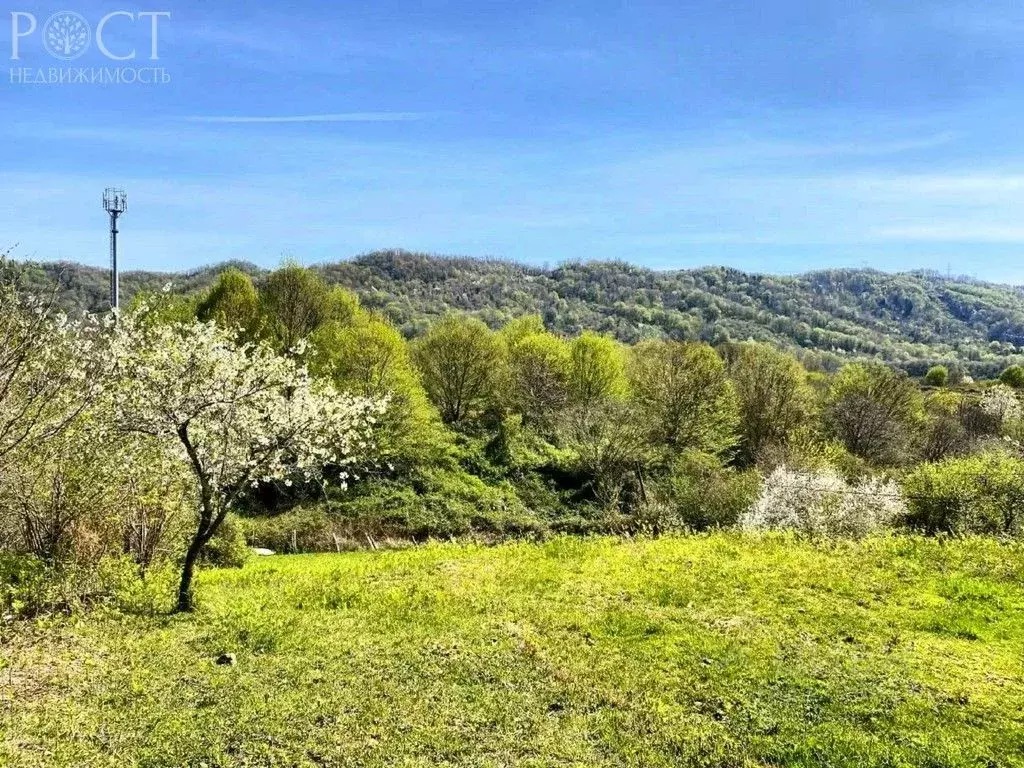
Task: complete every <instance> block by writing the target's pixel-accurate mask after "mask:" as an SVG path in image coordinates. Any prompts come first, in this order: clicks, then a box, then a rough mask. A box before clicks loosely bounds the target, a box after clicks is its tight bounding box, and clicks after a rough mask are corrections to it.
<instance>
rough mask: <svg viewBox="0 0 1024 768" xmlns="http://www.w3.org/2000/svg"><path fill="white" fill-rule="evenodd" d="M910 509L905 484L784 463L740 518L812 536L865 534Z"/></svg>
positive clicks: (751, 526)
mask: <svg viewBox="0 0 1024 768" xmlns="http://www.w3.org/2000/svg"><path fill="white" fill-rule="evenodd" d="M905 513H906V505H905V504H904V501H903V496H902V494H901V492H900V488H899V486H898V485H897V484H896V483H894V482H892V481H887V480H879V479H870V480H866V481H864V482H862V483H859V484H853V483H848V482H847V481H846V480H845V479H844V478H843V477H842V476H841V475H840V474H838V473H837V472H836V471H835V470H832V469H826V470H817V471H813V472H797V471H793V470H791V469H787V468H786V467H779V468H778V469H776V470H775V471H774V472H772V474H771V475H769V476H768V478H767V479H766V480H765V482H764V485H763V487H762V489H761V495H760V497H759V498H758V500H757V501H756V502H755V503H754V505H753V506H752V507H751V508H750V509H748V510H747V511H746V512H744V513H743V515H742V516H741V517H740V527H741V528H744V529H746V530H753V531H795V532H797V533H799V534H802V535H806V536H810V537H828V538H860V537H863V536H866V535H867V534H869V533H871V532H873V531H876V530H879V529H881V528H883V527H885V526H888V525H890V524H892V523H893V522H894V521H896V520H897V519H898V518H900V517H901V516H903V515H904V514H905Z"/></svg>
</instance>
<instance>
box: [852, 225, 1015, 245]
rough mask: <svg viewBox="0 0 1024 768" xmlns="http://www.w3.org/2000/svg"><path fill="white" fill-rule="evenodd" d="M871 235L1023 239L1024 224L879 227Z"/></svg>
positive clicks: (887, 237) (958, 239)
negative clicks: (1022, 225)
mask: <svg viewBox="0 0 1024 768" xmlns="http://www.w3.org/2000/svg"><path fill="white" fill-rule="evenodd" d="M872 235H873V236H874V237H876V238H878V239H880V240H894V241H901V240H902V241H917V242H926V243H1024V227H1021V226H1013V225H1000V224H991V225H989V224H977V223H974V222H964V223H952V224H915V225H905V226H890V227H879V228H877V229H875V230H874V231H873V232H872Z"/></svg>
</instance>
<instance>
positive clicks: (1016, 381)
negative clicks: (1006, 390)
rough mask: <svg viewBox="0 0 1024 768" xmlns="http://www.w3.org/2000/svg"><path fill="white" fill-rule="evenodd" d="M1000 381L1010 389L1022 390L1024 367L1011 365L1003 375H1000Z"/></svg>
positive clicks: (1023, 385)
mask: <svg viewBox="0 0 1024 768" xmlns="http://www.w3.org/2000/svg"><path fill="white" fill-rule="evenodd" d="M999 380H1000V381H1001V382H1003V384H1006V385H1007V386H1009V387H1013V388H1014V389H1020V388H1021V387H1024V367H1022V366H1019V365H1011V366H1010V367H1009V368H1007V369H1006V370H1005V371H1003V372H1002V373H1001V374H999Z"/></svg>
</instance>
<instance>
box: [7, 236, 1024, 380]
mask: <svg viewBox="0 0 1024 768" xmlns="http://www.w3.org/2000/svg"><path fill="white" fill-rule="evenodd" d="M224 266H225V265H219V266H216V267H210V268H206V269H202V270H199V271H195V272H190V273H184V274H171V273H154V272H129V273H126V274H125V275H124V276H123V282H122V286H123V288H122V290H123V292H124V294H125V295H127V296H129V297H130V296H131V295H133V294H134V293H136V292H137V291H139V290H147V291H155V290H159V289H161V288H162V287H163V286H164V285H165V284H167V283H168V282H170V283H172V284H173V286H174V289H175V290H178V291H185V292H193V291H199V290H202V289H204V288H205V287H207V286H208V285H209V284H210V283H211V282H212V280H213V278H214V277H215V276H216V274H218V273H219V272H220V271H221V270H222V269H223V268H224ZM235 266H242V267H243V268H244V269H245V271H247V272H249V273H250V274H252V275H253V276H254V277H257V278H258V277H259V276H260V275H261V274H263V272H264V271H263V270H260V269H259V268H257V267H254V266H252V265H246V264H242V265H238V264H236V265H235ZM22 268H24V269H26V271H27V275H26V279H27V280H28V281H29V282H30V283H31V284H32V285H34V286H37V287H38V289H39V290H45V286H47V285H49V284H52V282H53V280H57V281H58V282H59V283H60V285H61V290H62V293H61V296H62V300H63V302H64V303H65V304H66V305H67V306H69V307H86V308H91V309H97V308H100V307H102V306H103V305H104V301H105V296H106V291H107V279H108V278H107V273H106V271H105V270H103V269H98V268H94V267H84V266H81V265H77V264H68V263H61V264H56V263H43V264H25V265H23V266H22ZM315 270H316V271H318V272H319V273H321V274H322V275H323V276H324V278H325V279H326V280H327V281H328V282H330V283H337V284H341V285H344V286H346V287H348V288H351V289H354V290H355V291H357V292H358V293H359V295H360V296H361V298H362V300H363V302H364V304H365V305H366V306H368V307H371V308H374V309H377V310H380V311H382V312H383V313H385V314H387V315H388V316H389V317H390V318H391V319H392V320H394V321H395V322H396V323H397V324H398V325H399V326H401V328H402V329H403V330H404V331H405V332H406V333H407V334H408V335H415V334H417V333H418V332H420V331H422V330H423V329H424V328H425V327H426V326H427V325H428V324H429V323H430V321H431V320H432V319H433V318H436V317H438V316H440V315H442V314H444V313H445V312H448V311H451V310H458V311H465V312H471V313H473V314H476V315H478V316H479V317H481V318H482V319H484V320H485V321H487V322H488V323H489V324H491V325H492V326H498V325H501V324H502V323H503V322H505V321H507V320H508V319H510V318H512V317H515V316H517V315H521V314H524V313H536V314H540V315H542V316H543V317H544V319H545V322H546V323H547V325H548V326H549V327H550V328H551V329H553V330H555V331H559V332H565V333H578V332H579V331H581V330H583V329H593V330H598V331H603V332H608V333H612V334H614V335H615V336H617V337H618V338H620V339H622V340H623V341H627V342H635V341H637V340H639V339H643V338H649V337H658V336H663V335H667V336H671V337H673V338H685V339H702V340H705V341H709V342H712V343H719V342H723V341H728V340H746V339H758V340H765V341H771V342H773V343H775V344H778V345H780V346H784V347H790V348H794V349H796V350H805V352H806V354H804V355H803V356H804V357H805V360H807V361H809V362H817V363H818V364H820V365H822V366H824V367H827V368H834V367H836V365H837V364H839V363H840V362H841V361H842V360H843V359H845V358H848V357H851V356H855V357H879V358H882V359H885V360H888V361H891V362H895V363H898V364H900V365H901V366H903V367H906V368H907V369H908V370H910V371H911V373H914V374H921V373H923V372H924V370H925V369H927V367H928V366H929V365H930V364H932V363H933V362H935V361H938V360H947V361H948V360H958V361H960V363H961V364H962V365H963V366H964V368H965V369H966V370H968V371H970V372H971V373H972V374H974V375H975V376H992V375H994V374H996V373H998V371H999V370H1001V369H1002V368H1004V367H1005V366H1006V365H1007V364H1009V363H1010V362H1019V361H1020V357H1019V356H1020V354H1021V353H1022V352H1024V292H1022V291H1021V289H1019V288H1017V287H1012V286H1002V285H992V284H986V283H980V282H977V281H972V280H968V279H965V278H952V279H951V278H946V277H942V276H940V275H938V274H936V273H931V272H927V273H926V272H914V273H903V274H886V273H883V272H877V271H873V270H828V271H821V272H810V273H807V274H804V275H797V276H771V275H762V274H752V273H746V272H741V271H739V270H735V269H727V268H723V267H703V268H700V269H690V270H678V271H655V270H650V269H644V268H641V267H637V266H633V265H630V264H626V263H622V262H573V263H566V264H563V265H560V266H558V267H556V268H553V269H542V268H538V267H530V266H525V265H522V264H515V263H510V262H505V261H497V260H482V259H470V258H448V257H437V256H429V255H426V254H415V253H408V252H404V251H379V252H375V253H370V254H367V255H364V256H360V257H358V258H355V259H353V260H351V261H342V262H337V263H333V264H324V265H319V266H317V267H315ZM814 353H818V354H814ZM815 358H817V360H815Z"/></svg>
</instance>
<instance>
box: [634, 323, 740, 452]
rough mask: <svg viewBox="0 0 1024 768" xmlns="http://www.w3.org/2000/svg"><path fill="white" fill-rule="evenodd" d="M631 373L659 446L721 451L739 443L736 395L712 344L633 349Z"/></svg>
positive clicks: (671, 343)
mask: <svg viewBox="0 0 1024 768" xmlns="http://www.w3.org/2000/svg"><path fill="white" fill-rule="evenodd" d="M627 375H628V379H629V386H630V391H631V392H632V394H633V398H634V401H635V403H636V406H637V409H638V413H639V418H641V419H642V423H643V424H644V426H645V428H646V429H647V434H648V437H649V439H650V441H651V442H652V443H653V444H654V445H658V446H661V447H663V448H664V449H667V450H668V451H669V453H679V452H681V451H684V450H687V449H695V450H698V451H704V452H705V453H712V454H717V453H721V452H722V451H724V450H726V449H727V448H730V447H732V446H733V445H734V444H735V441H736V427H737V426H738V422H739V408H738V404H737V400H736V393H735V391H734V390H733V386H732V384H731V383H730V382H729V379H728V377H727V376H726V372H725V364H724V363H723V362H722V359H721V358H720V357H719V356H718V355H717V354H716V353H715V351H714V350H713V349H712V348H711V347H709V346H708V345H707V344H697V343H692V342H676V341H648V342H643V343H641V344H638V345H637V346H635V347H633V349H632V353H631V355H630V359H629V365H628V368H627Z"/></svg>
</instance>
